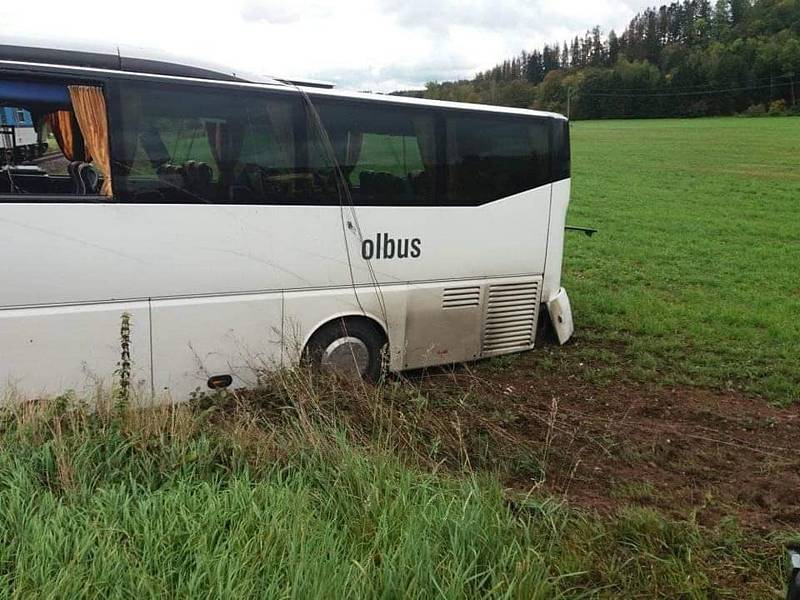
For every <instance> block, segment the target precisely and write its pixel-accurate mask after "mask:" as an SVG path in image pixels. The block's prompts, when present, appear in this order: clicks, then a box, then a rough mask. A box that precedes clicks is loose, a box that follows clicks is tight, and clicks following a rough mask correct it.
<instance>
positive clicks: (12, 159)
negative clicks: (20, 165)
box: [0, 106, 47, 165]
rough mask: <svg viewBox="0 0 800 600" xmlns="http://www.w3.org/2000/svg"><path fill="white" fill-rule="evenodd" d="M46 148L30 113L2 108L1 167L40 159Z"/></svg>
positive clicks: (0, 131)
mask: <svg viewBox="0 0 800 600" xmlns="http://www.w3.org/2000/svg"><path fill="white" fill-rule="evenodd" d="M46 148H47V145H46V144H42V143H39V136H38V134H37V132H36V128H35V126H34V123H33V116H32V115H31V113H30V111H28V110H26V109H24V108H18V107H15V106H0V165H2V164H5V163H12V164H13V163H16V162H18V161H20V160H22V161H25V160H31V159H34V158H38V157H40V156H41V155H42V154H43V153H44V152H45V150H46Z"/></svg>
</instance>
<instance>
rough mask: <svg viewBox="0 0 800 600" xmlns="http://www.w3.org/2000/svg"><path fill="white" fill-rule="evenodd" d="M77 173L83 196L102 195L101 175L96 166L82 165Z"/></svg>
mask: <svg viewBox="0 0 800 600" xmlns="http://www.w3.org/2000/svg"><path fill="white" fill-rule="evenodd" d="M77 172H78V179H80V184H81V194H83V195H87V196H94V195H96V194H99V193H100V184H101V181H100V174H99V173H98V172H97V170H96V169H95V168H94V166H92V165H91V164H89V163H86V162H85V163H80V165H78V169H77Z"/></svg>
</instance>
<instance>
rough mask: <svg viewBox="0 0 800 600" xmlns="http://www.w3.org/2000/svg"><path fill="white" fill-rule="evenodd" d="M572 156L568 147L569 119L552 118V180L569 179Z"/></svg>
mask: <svg viewBox="0 0 800 600" xmlns="http://www.w3.org/2000/svg"><path fill="white" fill-rule="evenodd" d="M571 171H572V158H571V153H570V147H569V121H565V120H562V119H554V120H553V181H561V180H562V179H569V178H570V176H571Z"/></svg>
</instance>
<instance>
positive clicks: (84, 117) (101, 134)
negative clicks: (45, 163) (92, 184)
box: [69, 85, 113, 197]
mask: <svg viewBox="0 0 800 600" xmlns="http://www.w3.org/2000/svg"><path fill="white" fill-rule="evenodd" d="M69 95H70V98H71V99H72V109H73V110H74V111H75V118H76V119H77V120H78V126H79V127H80V128H81V133H82V134H83V139H84V142H85V143H86V150H87V152H86V154H87V155H91V156H92V158H93V159H94V164H95V166H96V167H97V168H98V169H100V172H101V173H102V174H103V187H102V189H101V190H100V193H101V194H103V195H104V196H109V197H110V196H111V195H112V194H113V190H112V188H111V150H110V148H109V143H108V111H107V110H106V99H105V98H104V97H103V90H102V89H100V88H99V87H93V86H88V85H71V86H69Z"/></svg>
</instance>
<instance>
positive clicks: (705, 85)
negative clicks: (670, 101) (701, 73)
mask: <svg viewBox="0 0 800 600" xmlns="http://www.w3.org/2000/svg"><path fill="white" fill-rule="evenodd" d="M776 79H794V75H792V74H782V75H772V76H768V77H757V78H755V79H751V80H750V82H751V83H753V84H755V83H758V82H761V81H774V80H776ZM714 85H715V84H714V83H698V84H695V85H681V86H675V87H673V86H669V89H670V90H673V91H682V90H695V89H697V90H698V91H699V88H708V87H713V86H714ZM716 85H727V86H730V87H734V86H736V85H737V82H735V81H730V82H727V83H722V82H720V83H718V84H716ZM776 85H777V84H776ZM606 91H607V92H609V93H610V92H635V91H636V88H611V89H607V90H606ZM712 91H713V90H712Z"/></svg>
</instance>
